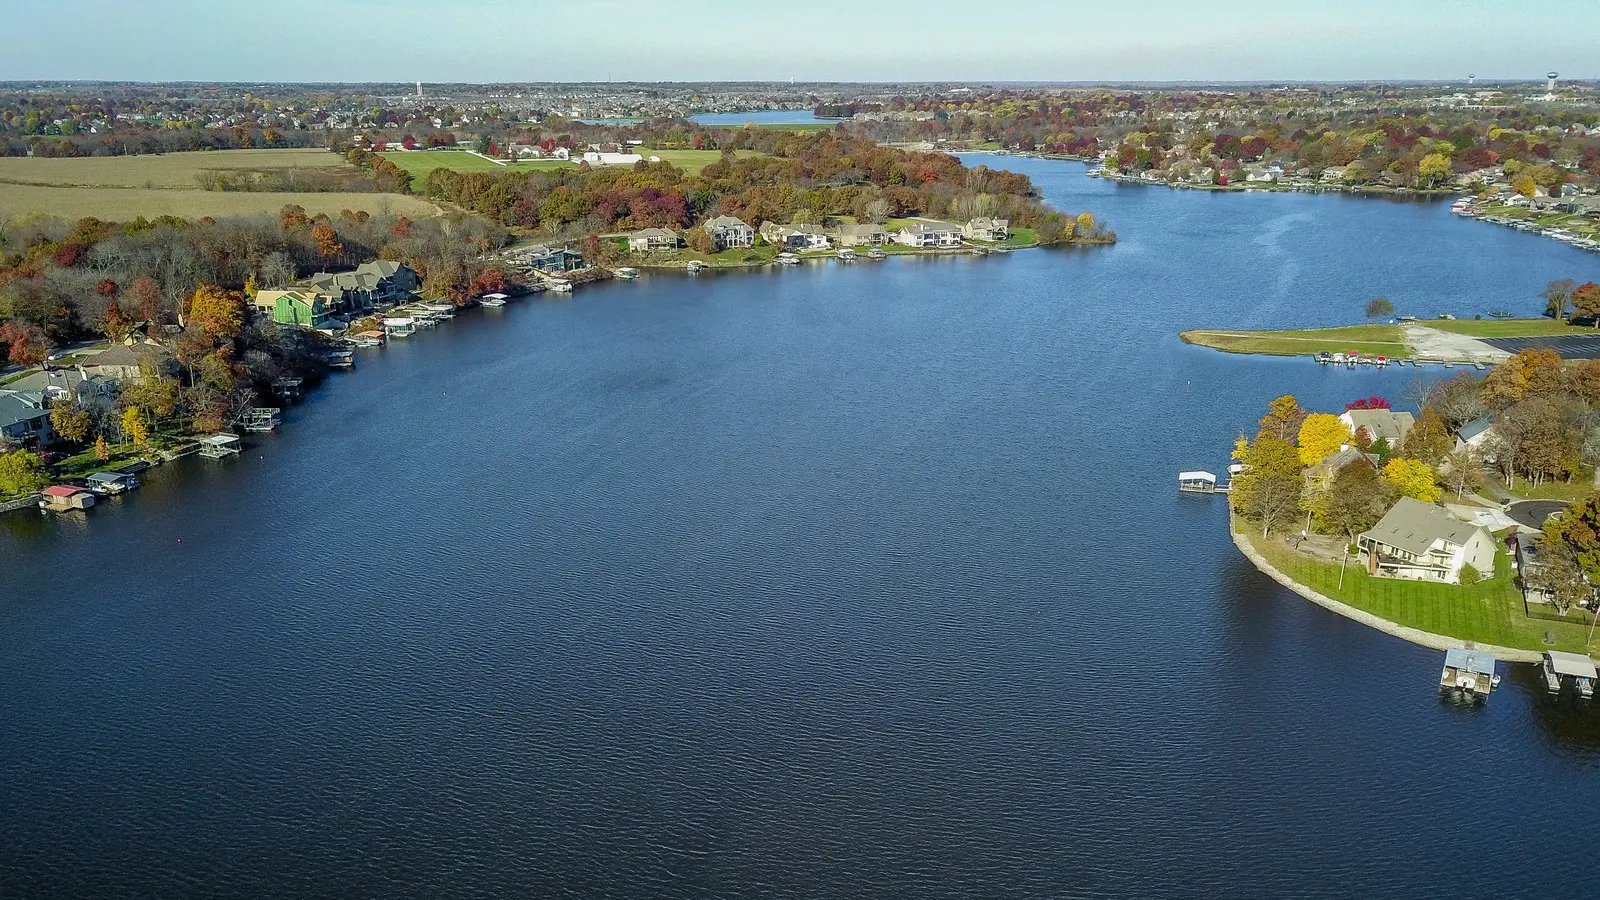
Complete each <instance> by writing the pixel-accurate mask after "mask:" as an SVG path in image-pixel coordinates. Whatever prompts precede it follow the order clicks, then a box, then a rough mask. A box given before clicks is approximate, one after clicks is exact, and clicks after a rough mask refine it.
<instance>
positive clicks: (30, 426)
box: [0, 391, 56, 447]
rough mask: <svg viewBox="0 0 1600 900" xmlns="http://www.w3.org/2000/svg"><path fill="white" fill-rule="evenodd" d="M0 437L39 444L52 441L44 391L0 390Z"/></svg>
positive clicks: (6, 440)
mask: <svg viewBox="0 0 1600 900" xmlns="http://www.w3.org/2000/svg"><path fill="white" fill-rule="evenodd" d="M0 441H4V442H9V443H13V444H34V445H37V446H40V447H48V446H50V445H51V444H53V443H55V441H56V432H55V429H54V428H51V427H50V405H49V404H48V403H47V402H45V397H44V392H43V391H0Z"/></svg>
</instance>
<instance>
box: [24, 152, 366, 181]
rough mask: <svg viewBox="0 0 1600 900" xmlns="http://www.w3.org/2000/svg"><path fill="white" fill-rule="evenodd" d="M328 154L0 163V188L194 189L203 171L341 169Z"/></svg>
mask: <svg viewBox="0 0 1600 900" xmlns="http://www.w3.org/2000/svg"><path fill="white" fill-rule="evenodd" d="M347 168H350V164H349V163H347V162H345V161H344V159H343V158H341V157H340V156H338V155H337V154H335V153H332V152H330V151H328V150H316V149H311V150H211V151H202V152H198V153H165V154H161V155H152V156H90V157H82V158H78V159H38V158H28V157H15V156H7V157H0V182H9V183H13V184H33V185H50V186H56V187H126V188H185V189H187V188H194V187H196V182H195V176H196V175H198V174H200V173H201V172H205V171H208V170H217V169H226V170H232V171H267V170H271V169H347Z"/></svg>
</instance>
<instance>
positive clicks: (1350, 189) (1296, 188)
mask: <svg viewBox="0 0 1600 900" xmlns="http://www.w3.org/2000/svg"><path fill="white" fill-rule="evenodd" d="M1084 174H1085V175H1086V176H1087V177H1089V178H1099V179H1103V180H1105V181H1111V182H1115V183H1116V184H1135V185H1139V186H1141V187H1164V188H1174V189H1178V190H1189V191H1217V192H1222V193H1236V194H1247V193H1251V192H1256V193H1262V194H1283V193H1295V194H1350V195H1352V196H1358V197H1362V196H1367V197H1408V198H1416V199H1419V200H1428V201H1436V200H1443V199H1445V198H1447V197H1451V196H1458V195H1460V194H1461V193H1462V192H1461V191H1460V190H1459V189H1456V188H1406V187H1401V188H1394V187H1384V186H1382V185H1337V184H1320V183H1318V184H1280V183H1279V182H1276V181H1247V182H1240V183H1238V184H1190V183H1188V182H1185V181H1160V180H1156V181H1152V180H1150V179H1147V178H1140V177H1138V176H1135V175H1122V174H1113V173H1110V172H1106V171H1105V170H1104V169H1100V170H1096V171H1091V172H1085V173H1084Z"/></svg>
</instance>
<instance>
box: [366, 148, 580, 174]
mask: <svg viewBox="0 0 1600 900" xmlns="http://www.w3.org/2000/svg"><path fill="white" fill-rule="evenodd" d="M383 158H384V159H387V160H389V161H390V162H392V163H394V164H395V165H397V166H399V167H400V168H401V169H403V170H405V171H407V172H410V173H411V177H413V178H418V179H420V178H426V177H428V173H429V172H432V171H433V170H434V169H452V170H454V171H457V172H533V171H539V170H550V169H570V168H573V167H575V166H576V165H577V164H576V163H571V162H567V161H566V160H561V159H529V160H522V161H520V162H512V163H507V164H505V165H503V166H497V165H495V164H494V163H492V162H490V161H488V160H487V159H484V158H483V157H481V156H473V155H472V154H471V153H464V152H462V151H460V150H431V151H412V152H405V151H395V152H390V153H385V154H383Z"/></svg>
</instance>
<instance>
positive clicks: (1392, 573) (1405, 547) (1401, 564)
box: [1356, 497, 1495, 584]
mask: <svg viewBox="0 0 1600 900" xmlns="http://www.w3.org/2000/svg"><path fill="white" fill-rule="evenodd" d="M1356 546H1357V547H1358V548H1359V552H1360V554H1361V559H1362V561H1363V562H1365V563H1366V564H1367V573H1368V574H1370V575H1375V576H1379V577H1384V578H1408V579H1411V580H1413V581H1439V582H1444V583H1447V584H1460V583H1461V570H1462V569H1463V568H1465V567H1467V566H1469V565H1470V566H1472V567H1473V568H1474V569H1476V570H1477V571H1478V574H1479V576H1480V577H1483V578H1487V577H1489V576H1490V575H1492V574H1494V556H1495V541H1494V537H1493V536H1492V535H1491V534H1489V530H1488V529H1487V528H1484V527H1483V526H1482V525H1473V524H1470V523H1467V522H1463V521H1461V520H1460V519H1457V518H1456V517H1455V516H1452V515H1450V514H1449V513H1448V512H1446V511H1445V510H1444V508H1443V507H1439V506H1435V505H1433V504H1432V503H1423V502H1422V501H1420V500H1413V499H1412V498H1410V497H1401V498H1400V499H1399V500H1398V501H1396V503H1395V505H1394V506H1393V507H1391V508H1390V509H1389V511H1388V512H1386V513H1384V515H1383V518H1382V519H1379V520H1378V524H1376V525H1374V526H1372V528H1371V529H1370V530H1368V531H1365V532H1363V533H1362V534H1361V535H1360V536H1358V537H1357V538H1356Z"/></svg>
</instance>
